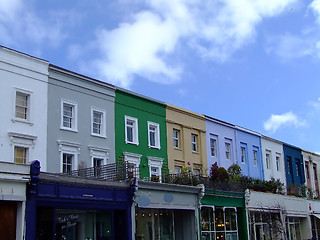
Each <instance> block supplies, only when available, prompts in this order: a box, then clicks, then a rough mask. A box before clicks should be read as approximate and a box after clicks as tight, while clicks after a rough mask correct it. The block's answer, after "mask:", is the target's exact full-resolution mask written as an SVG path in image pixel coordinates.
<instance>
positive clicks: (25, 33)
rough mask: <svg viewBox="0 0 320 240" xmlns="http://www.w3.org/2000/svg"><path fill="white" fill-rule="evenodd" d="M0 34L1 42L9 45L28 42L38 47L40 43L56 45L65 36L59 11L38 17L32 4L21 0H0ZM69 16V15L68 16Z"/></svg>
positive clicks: (13, 45) (64, 22)
mask: <svg viewBox="0 0 320 240" xmlns="http://www.w3.org/2000/svg"><path fill="white" fill-rule="evenodd" d="M0 6H1V7H0V36H1V43H2V44H4V45H8V46H11V47H15V46H19V47H20V48H21V46H22V45H23V44H24V43H26V42H30V43H31V44H33V46H34V47H35V48H37V47H38V48H39V49H40V46H39V45H40V44H46V45H47V44H49V45H52V46H56V45H58V44H59V43H60V42H61V40H63V39H64V38H65V36H66V35H65V34H63V33H62V30H61V29H62V25H63V24H66V22H67V21H64V20H66V17H67V16H65V18H63V19H61V14H60V13H52V14H46V18H43V17H40V16H39V15H38V14H37V13H36V10H35V9H34V8H33V7H34V5H33V4H29V2H27V1H23V0H0ZM68 17H69V16H68Z"/></svg>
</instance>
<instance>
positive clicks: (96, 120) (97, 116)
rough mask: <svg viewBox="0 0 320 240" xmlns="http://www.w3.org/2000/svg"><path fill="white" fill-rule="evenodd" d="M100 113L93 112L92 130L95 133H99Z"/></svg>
mask: <svg viewBox="0 0 320 240" xmlns="http://www.w3.org/2000/svg"><path fill="white" fill-rule="evenodd" d="M101 124H102V113H100V112H93V126H92V132H93V133H95V134H101Z"/></svg>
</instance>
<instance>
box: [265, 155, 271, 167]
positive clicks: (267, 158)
mask: <svg viewBox="0 0 320 240" xmlns="http://www.w3.org/2000/svg"><path fill="white" fill-rule="evenodd" d="M271 158H272V157H271V151H270V150H266V158H265V159H266V169H271Z"/></svg>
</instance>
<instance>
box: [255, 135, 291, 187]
mask: <svg viewBox="0 0 320 240" xmlns="http://www.w3.org/2000/svg"><path fill="white" fill-rule="evenodd" d="M261 147H262V162H263V171H264V178H265V180H270V179H271V178H274V179H275V180H277V179H279V180H280V181H281V182H282V183H283V184H284V186H285V187H286V182H287V181H286V173H285V165H284V160H283V157H284V154H283V146H282V143H281V142H279V141H277V140H275V139H272V138H269V137H265V136H262V137H261Z"/></svg>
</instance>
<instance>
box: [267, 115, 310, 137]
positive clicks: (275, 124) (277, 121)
mask: <svg viewBox="0 0 320 240" xmlns="http://www.w3.org/2000/svg"><path fill="white" fill-rule="evenodd" d="M306 125H307V123H306V121H305V120H301V119H300V118H299V117H298V116H297V115H295V114H294V113H292V112H291V111H290V112H286V113H283V114H280V115H276V114H271V116H270V118H269V119H268V120H267V121H265V123H264V129H265V130H266V131H269V132H271V133H275V132H276V131H277V130H278V129H279V128H281V127H285V126H286V127H288V126H293V127H295V128H298V127H302V126H306Z"/></svg>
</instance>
